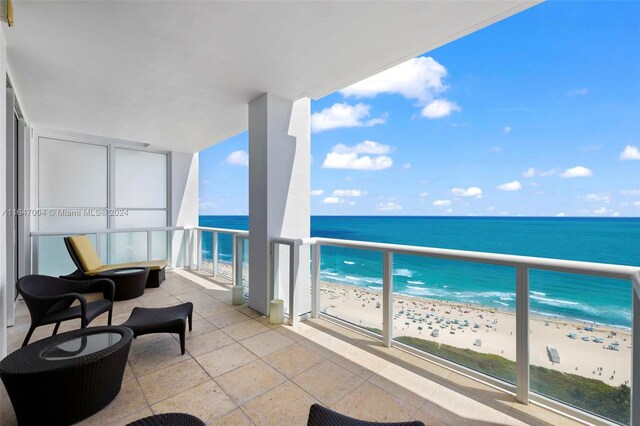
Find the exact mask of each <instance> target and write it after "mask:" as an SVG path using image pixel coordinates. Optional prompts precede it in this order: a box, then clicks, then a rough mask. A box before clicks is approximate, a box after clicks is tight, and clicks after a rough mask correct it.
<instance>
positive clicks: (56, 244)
mask: <svg viewBox="0 0 640 426" xmlns="http://www.w3.org/2000/svg"><path fill="white" fill-rule="evenodd" d="M64 237H65V236H64V235H60V236H58V235H56V236H50V237H45V236H40V237H37V238H38V270H37V271H35V272H36V273H37V274H41V275H51V276H54V277H58V276H60V275H68V274H71V273H72V272H73V271H75V270H76V269H77V268H76V266H75V264H74V263H73V261H72V260H71V257H70V256H69V252H68V251H67V248H66V247H65V245H64ZM88 237H89V239H90V240H91V242H92V243H93V244H94V246H95V243H96V235H95V234H88Z"/></svg>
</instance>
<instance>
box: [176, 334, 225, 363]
mask: <svg viewBox="0 0 640 426" xmlns="http://www.w3.org/2000/svg"><path fill="white" fill-rule="evenodd" d="M231 343H233V339H232V338H230V337H229V336H227V335H226V334H224V333H223V332H222V331H220V330H214V331H210V332H208V333H204V334H201V335H199V336H194V337H191V338H189V340H188V342H187V343H186V347H187V351H188V352H189V353H190V354H191V356H194V357H195V356H199V355H202V354H206V353H207V352H211V351H213V350H216V349H219V348H221V347H223V346H227V345H230V344H231Z"/></svg>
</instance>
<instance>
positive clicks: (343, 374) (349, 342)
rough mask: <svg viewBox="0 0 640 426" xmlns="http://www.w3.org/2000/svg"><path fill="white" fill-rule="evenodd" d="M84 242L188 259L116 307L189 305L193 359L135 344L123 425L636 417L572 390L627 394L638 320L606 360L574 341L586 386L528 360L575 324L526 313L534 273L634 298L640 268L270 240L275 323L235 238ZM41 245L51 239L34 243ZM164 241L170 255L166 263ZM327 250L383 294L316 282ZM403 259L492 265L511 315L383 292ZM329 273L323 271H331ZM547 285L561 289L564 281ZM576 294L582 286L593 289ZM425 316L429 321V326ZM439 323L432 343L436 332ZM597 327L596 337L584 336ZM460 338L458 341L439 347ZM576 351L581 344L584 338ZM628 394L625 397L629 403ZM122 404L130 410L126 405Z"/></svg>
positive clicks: (41, 333) (15, 336)
mask: <svg viewBox="0 0 640 426" xmlns="http://www.w3.org/2000/svg"><path fill="white" fill-rule="evenodd" d="M93 232H94V233H93V234H92V235H91V236H92V238H94V240H95V241H105V242H109V243H108V244H106V245H105V248H104V250H103V251H104V252H106V253H108V252H110V251H111V250H112V249H111V248H109V249H107V247H109V246H110V245H113V244H122V243H123V242H128V244H125V245H124V246H122V247H128V248H129V249H130V250H135V246H136V244H137V245H139V246H140V247H141V248H142V249H143V250H142V251H144V250H145V249H146V250H147V252H146V256H147V258H148V259H151V258H152V257H153V252H156V251H158V250H159V248H158V246H154V244H153V241H161V242H163V243H164V244H166V247H164V248H161V250H160V251H162V252H163V253H167V254H168V255H169V258H171V259H172V263H174V264H175V263H177V261H176V260H175V259H173V258H174V257H176V256H178V257H181V258H183V260H184V265H183V266H184V268H175V269H174V270H173V271H172V272H170V273H169V276H168V280H167V282H166V283H165V284H164V285H163V286H162V287H161V288H159V289H148V290H147V292H146V293H145V294H144V296H143V297H141V298H139V299H135V300H131V301H126V302H116V305H115V308H114V324H119V323H122V322H124V321H125V320H126V318H127V317H128V315H129V313H130V312H131V309H133V307H135V306H144V307H162V306H170V305H173V304H178V303H181V302H186V301H191V302H193V303H194V305H195V312H196V314H197V315H196V321H195V323H194V332H193V333H192V334H191V335H190V337H188V340H187V351H188V355H186V356H184V357H181V356H179V353H178V351H177V343H176V341H175V339H174V338H171V337H167V336H161V337H158V336H153V337H148V336H141V337H139V338H138V339H137V340H136V341H134V344H133V346H132V350H131V355H130V358H129V367H128V369H127V376H126V377H129V378H133V377H136V378H137V379H138V380H137V382H136V381H131V382H128V384H127V385H126V386H129V387H134V388H135V389H134V390H130V389H129V388H127V387H126V386H125V388H124V389H125V390H124V391H123V392H122V395H128V396H126V397H125V398H124V400H125V401H129V400H130V399H131V396H130V394H129V391H131V392H137V395H138V396H139V397H140V399H139V402H140V405H139V406H136V407H133V408H132V409H131V410H132V411H131V413H132V417H131V418H133V417H135V416H136V415H138V416H139V417H143V416H142V414H144V413H147V414H148V413H149V411H148V410H149V409H150V410H152V411H153V412H154V413H158V412H163V411H184V412H192V413H194V414H196V415H198V416H200V417H201V418H203V419H207V421H213V420H217V419H218V418H219V417H220V416H222V415H223V414H224V413H226V412H227V411H232V410H235V408H237V407H241V409H242V410H241V411H233V413H232V414H231V415H234V416H239V417H242V418H244V417H243V416H249V418H250V419H251V421H253V422H255V423H256V424H278V423H279V422H278V420H277V419H278V417H277V416H279V415H280V416H281V415H285V414H286V413H297V414H296V416H298V417H295V418H296V421H299V423H301V424H303V423H304V419H305V418H306V417H305V416H306V410H307V409H308V406H309V405H310V404H311V403H312V402H313V401H316V400H317V401H319V402H321V403H323V404H325V405H328V406H331V407H335V408H336V409H338V410H339V411H343V412H345V413H347V414H352V415H354V416H359V417H363V418H368V419H371V420H378V421H382V420H385V419H386V420H401V419H409V418H413V417H415V418H418V419H421V420H423V421H425V423H426V424H437V423H438V422H442V423H445V424H464V423H465V422H474V421H475V422H477V421H487V422H491V423H494V424H517V423H518V422H522V423H525V424H538V423H545V422H547V423H549V424H567V423H573V422H576V423H583V424H612V423H629V419H630V418H631V416H632V415H633V413H630V407H629V405H628V403H627V405H626V406H625V404H624V402H623V401H621V402H620V404H621V405H619V406H617V405H616V406H611V407H609V410H608V411H603V410H602V406H599V407H594V406H592V405H591V404H592V401H595V400H597V399H598V398H600V397H601V395H600V394H597V392H596V393H593V392H592V393H591V394H590V395H589V396H588V397H585V398H583V399H577V398H576V397H574V396H573V395H574V392H578V393H582V392H583V390H581V389H580V387H581V386H584V385H589V386H593V385H594V384H600V385H604V387H606V388H607V389H609V391H614V390H615V389H621V391H622V392H624V389H625V388H624V387H620V388H618V387H617V386H618V381H623V382H624V384H625V385H626V383H628V380H629V379H630V378H631V374H632V371H637V369H633V370H632V369H631V367H632V364H637V362H638V357H637V356H635V355H633V353H632V345H631V342H632V340H633V339H634V338H637V331H638V330H639V329H640V327H638V324H637V321H638V319H639V318H640V317H639V316H638V315H636V316H635V317H634V319H633V321H635V322H633V323H632V329H631V331H630V332H629V337H625V336H626V334H625V332H624V331H622V332H619V333H620V334H619V337H618V336H616V337H615V338H614V339H620V340H623V339H624V340H625V341H627V343H625V345H624V346H623V347H622V348H621V349H622V350H621V351H619V352H618V351H616V352H612V351H604V350H602V349H599V345H596V346H597V347H596V346H594V345H592V344H591V343H590V342H589V343H586V345H587V346H580V350H582V351H584V353H585V354H589V356H588V357H585V360H583V361H584V362H580V363H579V364H576V365H580V369H581V370H591V369H592V368H593V370H594V372H593V374H592V375H590V374H588V373H590V371H586V372H585V371H579V372H578V367H576V370H575V372H574V370H573V364H571V361H569V362H567V361H565V360H566V358H564V359H563V361H564V362H563V363H561V364H554V363H553V362H549V360H547V359H546V356H543V357H542V358H541V357H540V356H539V355H540V354H541V353H542V354H546V352H545V351H544V347H545V345H546V344H548V343H549V342H548V340H551V341H552V342H555V340H553V339H561V340H564V342H561V344H563V345H564V344H566V342H569V339H568V338H567V337H566V336H565V335H564V333H565V332H566V329H567V327H572V325H571V324H569V325H568V324H562V323H561V322H560V321H557V320H552V319H549V320H548V321H546V320H544V319H541V318H539V316H535V315H534V313H532V312H531V308H530V306H529V302H530V301H529V295H530V294H534V295H535V292H534V293H532V291H533V290H535V288H536V287H535V282H536V279H538V278H539V276H538V275H536V271H537V272H539V270H543V271H547V272H552V273H555V274H558V275H563V274H581V275H583V278H582V279H588V278H589V277H588V276H596V277H606V278H609V279H611V278H615V279H617V280H615V281H612V282H611V283H609V284H612V285H614V284H615V283H616V282H617V283H619V284H621V285H631V283H632V282H633V285H634V286H635V287H638V286H639V285H640V281H639V280H638V279H639V278H640V277H639V276H638V275H639V274H638V273H637V270H638V268H637V267H631V266H622V265H606V264H593V263H585V262H572V261H563V260H556V259H542V258H528V257H522V256H511V255H499V254H492V253H475V252H465V251H456V250H442V249H432V248H426V247H412V246H402V245H390V244H380V243H372V242H363V241H348V240H333V239H327V238H312V239H287V238H275V239H272V241H271V254H272V276H271V278H270V280H269V282H270V285H269V287H270V289H269V291H270V293H269V294H270V297H271V298H281V299H284V301H285V313H286V318H287V325H278V326H274V325H271V324H270V323H269V319H268V318H267V317H265V316H262V315H261V314H260V313H258V312H256V311H254V310H252V309H251V308H249V306H248V304H247V303H246V302H247V301H249V300H250V297H249V296H250V293H249V292H250V286H249V281H250V277H249V276H248V274H247V271H248V259H247V257H246V253H247V252H248V250H247V245H249V244H250V242H251V240H250V238H249V234H248V233H247V232H246V231H242V230H234V229H222V228H205V227H195V228H152V229H146V230H145V229H120V230H108V229H106V230H97V231H93ZM66 234H67V233H59V232H34V233H33V234H32V247H33V248H34V250H35V252H34V259H37V260H38V261H37V262H34V264H33V267H34V270H33V272H34V273H37V272H41V271H40V269H39V268H40V267H41V265H45V266H44V267H48V266H46V265H49V264H50V263H51V262H49V261H48V258H49V257H53V258H57V257H58V256H59V254H58V253H55V252H53V251H52V248H55V247H56V243H55V241H56V240H58V242H60V241H59V240H61V237H62V236H63V235H66ZM163 234H165V235H163ZM115 235H117V236H118V238H111V237H113V236H115ZM141 235H146V240H144V239H141V238H140V236H141ZM153 235H155V237H153ZM41 239H45V240H48V241H49V242H48V243H47V244H46V245H44V246H43V245H42V244H41V241H40V240H41ZM176 239H177V240H176ZM170 241H173V243H172V244H170V243H169V242H170ZM58 245H59V244H58ZM173 246H175V247H179V250H178V251H177V252H176V253H175V256H174V255H173V254H174V253H172V247H173ZM42 247H44V250H43V249H42ZM305 248H310V249H311V251H310V252H309V251H307V252H306V253H307V254H308V255H310V258H309V259H310V261H311V263H310V266H311V267H310V269H309V271H308V273H305V272H304V270H300V271H298V270H296V269H295V268H292V267H291V265H297V264H299V263H300V262H298V261H297V258H298V257H299V256H301V253H304V249H305ZM336 248H340V249H342V250H360V251H370V252H374V253H378V254H379V255H380V256H379V261H380V265H379V266H380V267H381V272H382V279H381V280H380V283H381V288H380V289H377V288H376V289H369V287H367V286H365V287H362V286H356V285H335V284H331V283H328V282H326V281H327V275H324V274H323V273H322V269H323V266H322V265H323V260H324V261H325V262H326V261H330V260H331V256H332V249H336ZM408 255H411V256H415V257H417V258H421V259H424V260H433V259H440V260H442V261H446V262H449V261H451V262H454V263H453V264H451V265H447V266H446V267H447V268H449V269H450V270H455V269H456V268H460V267H461V263H462V262H470V263H473V264H474V265H476V266H475V267H476V268H477V269H476V273H477V274H478V275H479V276H480V275H481V274H482V273H486V274H489V276H490V277H491V276H494V274H501V273H503V272H504V271H502V270H501V269H499V268H506V269H513V271H514V281H515V282H514V295H515V298H516V310H515V315H513V314H509V313H508V312H506V311H496V310H491V309H482V308H481V307H478V306H472V305H469V306H466V307H465V306H460V305H456V304H447V303H442V302H441V301H438V300H436V299H434V298H416V297H407V296H406V295H404V294H402V293H401V292H398V290H397V289H396V290H394V286H393V281H394V274H393V273H392V271H394V270H395V269H396V267H394V262H401V258H402V256H408ZM302 264H304V263H302ZM324 265H325V267H326V263H324ZM432 266H433V265H432ZM441 266H442V265H441ZM483 268H485V269H486V271H483ZM62 272H64V271H56V273H62ZM67 272H68V271H67ZM632 277H633V278H632ZM553 279H556V280H561V278H560V277H559V276H553ZM630 279H631V280H632V281H629V280H630ZM530 281H531V282H530ZM305 283H308V284H309V285H310V287H309V293H306V292H305V291H303V290H302V286H304V285H305ZM585 283H586V284H585V285H588V281H585ZM234 288H236V289H237V288H241V289H242V293H244V296H245V297H244V299H243V300H242V301H241V302H245V303H243V304H242V305H240V306H236V305H234V304H233V302H234V300H233V296H232V293H233V289H234ZM631 294H632V295H633V294H636V296H635V300H634V302H633V303H634V306H635V309H637V308H638V306H640V304H638V298H637V288H636V290H635V293H634V292H633V291H632V292H631ZM237 302H238V301H237V300H236V303H237ZM405 310H406V311H407V312H405ZM451 311H455V312H453V316H458V317H463V318H474V319H471V323H469V322H468V321H453V320H452V321H453V322H451V321H447V325H444V324H445V321H444V320H445V318H453V317H452V316H451V314H452V312H451ZM463 311H464V312H463ZM292 312H293V313H296V314H293V315H292V314H291V313H292ZM476 317H477V318H476ZM429 318H433V321H436V320H437V323H436V324H435V325H433V326H431V323H432V322H431V321H429ZM478 318H480V319H478ZM100 321H102V322H104V321H106V319H104V318H99V319H98V322H96V323H95V325H99V324H101V323H100ZM28 322H29V318H28V313H27V312H26V308H25V307H24V304H23V303H19V304H18V306H17V311H16V324H17V325H16V326H15V327H13V328H10V329H9V351H13V350H15V349H17V348H18V347H19V344H20V343H21V342H22V339H23V338H24V334H25V333H26V330H27V328H28ZM474 322H479V323H480V325H481V328H480V329H478V328H479V326H478V325H475V326H474ZM550 323H551V324H550ZM543 324H544V326H543ZM92 325H94V324H92ZM63 327H65V329H72V328H77V327H78V325H77V324H73V323H69V324H64V325H63ZM437 327H440V330H441V332H442V335H441V336H438V335H434V334H433V333H434V332H433V329H434V328H437ZM449 327H451V331H449ZM485 327H487V329H486V330H485ZM498 327H500V328H501V329H503V330H502V334H498V333H495V331H497V328H498ZM49 328H50V327H49ZM49 328H47V327H42V328H39V329H37V331H36V334H35V338H42V337H46V336H48V335H49V334H50V332H51V330H50V329H49ZM494 329H495V330H494ZM556 329H557V330H556ZM411 330H413V331H411ZM423 330H424V331H423ZM454 330H455V331H454ZM508 330H511V332H510V333H509V332H508ZM607 330H608V329H607ZM490 331H491V333H490ZM465 332H466V337H465V336H464V335H463V334H464V333H465ZM603 332H605V330H604V329H603V330H597V331H595V332H594V333H600V334H601V333H603ZM609 332H610V331H609ZM456 333H457V334H458V335H459V336H458V337H456V336H449V334H452V335H455V334H456ZM541 333H542V334H541ZM592 334H593V333H592ZM600 334H598V335H600ZM612 334H613V333H612ZM500 336H502V337H500ZM547 336H548V337H547ZM609 338H611V336H609ZM460 339H463V340H460ZM541 339H543V340H541ZM471 341H475V343H474V344H473V346H469V344H470V342H471ZM577 343H578V344H583V345H585V344H584V343H583V342H581V341H580V340H578V341H577ZM554 344H555V343H554ZM434 345H435V346H434ZM627 346H628V347H627ZM541 348H542V349H541ZM559 348H560V352H561V354H563V355H566V353H567V352H569V351H568V350H567V352H565V349H566V348H567V346H559ZM582 348H586V349H582ZM592 348H595V350H599V351H600V352H598V353H600V354H605V355H607V356H610V357H609V358H607V359H609V360H611V363H612V365H613V366H614V367H615V368H617V369H618V376H617V377H616V378H614V377H612V378H609V380H607V378H606V377H600V376H602V375H601V374H600V376H598V375H596V373H595V370H596V369H597V367H595V364H594V366H591V364H590V363H594V362H596V363H597V362H600V361H599V358H598V357H596V356H591V355H595V353H596V352H593V350H594V349H592ZM259 360H261V361H262V362H259ZM607 362H608V361H607ZM334 364H335V365H334ZM583 364H584V365H583ZM336 365H337V366H336ZM341 368H342V369H344V370H342V369H341ZM203 370H204V372H203ZM345 370H346V371H345ZM336 371H339V372H340V373H339V374H336V373H335V372H336ZM585 373H587V374H586V375H585ZM174 376H175V377H178V379H176V381H177V382H181V381H184V385H182V384H181V383H178V384H176V385H175V386H173V387H172V388H171V390H168V389H167V388H168V386H167V385H166V382H164V381H163V380H166V378H167V377H174ZM298 376H299V377H298ZM334 376H335V377H334ZM327 377H330V378H331V379H330V380H327ZM212 379H213V380H212ZM614 379H615V380H614ZM263 380H264V383H261V382H262V381H263ZM554 380H561V381H566V385H564V386H563V389H562V390H561V391H560V390H558V388H557V387H553V386H547V382H549V381H554ZM616 380H617V381H616ZM256 381H257V382H259V384H258V385H256V383H255V382H256ZM336 383H338V384H336ZM632 383H633V381H632ZM311 384H313V385H311ZM183 386H184V387H183ZM626 389H629V388H626ZM280 392H282V394H281V393H280ZM292 392H293V394H295V395H297V396H296V397H294V398H291V400H290V401H289V400H288V398H285V397H281V396H280V395H284V394H286V395H290V394H292ZM566 392H568V393H566ZM598 392H602V391H598ZM141 395H144V397H142V396H141ZM221 395H222V396H221ZM627 395H628V396H627V398H629V399H630V397H631V395H629V394H627ZM206 398H213V399H211V401H210V402H211V403H210V404H205V403H203V405H202V406H198V405H197V404H192V403H191V401H199V400H202V399H206ZM215 398H218V399H215ZM594 398H595V399H594ZM270 400H278V401H280V402H279V403H278V404H276V405H273V406H271V405H270V404H268V403H267V401H270ZM118 401H119V400H116V402H115V403H113V404H112V405H110V406H109V407H108V408H107V409H106V410H104V413H99V414H98V415H96V418H97V419H107V418H108V419H110V421H115V420H116V418H115V417H113V416H116V417H117V416H119V415H120V414H122V415H124V411H126V409H123V410H121V409H120V408H112V406H114V407H120V405H119V403H118ZM285 401H286V402H285ZM374 401H375V402H374ZM126 404H127V407H128V404H129V402H126ZM282 404H284V405H282ZM218 406H219V407H218ZM4 407H5V411H6V410H8V409H9V408H10V407H9V404H8V403H7V402H6V401H5V405H4ZM224 407H228V408H229V409H228V410H226V409H225V408H224ZM380 407H385V408H384V410H382V409H381V408H380ZM134 408H135V410H134ZM194 410H195V411H194ZM218 410H222V411H223V412H224V413H223V412H219V411H218ZM225 410H226V411H225ZM270 410H271V411H270ZM9 411H10V410H9ZM267 412H269V413H271V414H268V416H275V417H260V416H265V415H267V414H265V413H267ZM634 412H635V410H634ZM560 413H562V414H560ZM127 414H129V413H127ZM5 415H9V416H10V414H6V413H5ZM385 416H389V417H385ZM412 416H413V417H412ZM89 420H91V421H93V420H94V419H89ZM96 421H98V420H96ZM234 421H239V420H237V419H236V420H234ZM100 422H102V421H100Z"/></svg>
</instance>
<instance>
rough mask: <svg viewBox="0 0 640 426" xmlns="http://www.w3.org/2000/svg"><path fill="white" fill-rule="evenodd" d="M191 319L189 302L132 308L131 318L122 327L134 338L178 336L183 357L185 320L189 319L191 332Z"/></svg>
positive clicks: (191, 312) (191, 305) (191, 309)
mask: <svg viewBox="0 0 640 426" xmlns="http://www.w3.org/2000/svg"><path fill="white" fill-rule="evenodd" d="M192 317H193V303H191V302H187V303H183V304H181V305H176V306H168V307H166V308H133V311H131V316H129V319H128V320H127V321H125V322H124V324H122V326H123V327H129V328H130V329H131V330H133V336H134V337H138V336H142V335H145V334H153V333H176V334H179V335H180V350H181V351H182V355H184V333H185V329H186V328H187V318H189V331H191V324H192Z"/></svg>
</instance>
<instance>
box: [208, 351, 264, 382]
mask: <svg viewBox="0 0 640 426" xmlns="http://www.w3.org/2000/svg"><path fill="white" fill-rule="evenodd" d="M257 359H258V358H257V357H256V356H255V355H254V354H252V353H251V352H249V351H248V350H247V349H246V348H245V347H244V346H242V345H240V344H239V343H233V344H231V345H228V346H225V347H223V348H220V349H216V350H215V351H211V352H208V353H206V354H204V355H200V356H199V357H196V361H198V363H199V364H200V365H201V366H202V368H204V369H205V370H206V372H207V373H208V374H209V375H210V376H211V377H214V378H215V377H218V376H220V375H222V374H225V373H228V372H229V371H231V370H235V369H236V368H238V367H242V366H243V365H246V364H249V363H251V362H253V361H255V360H257Z"/></svg>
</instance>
